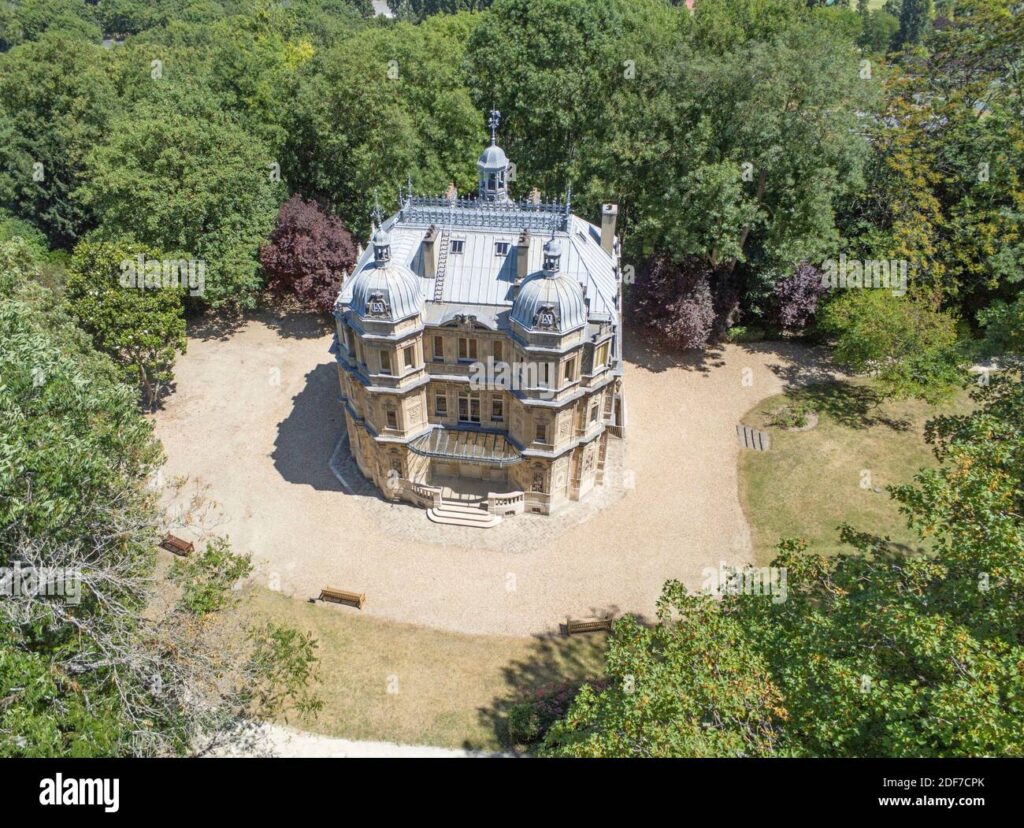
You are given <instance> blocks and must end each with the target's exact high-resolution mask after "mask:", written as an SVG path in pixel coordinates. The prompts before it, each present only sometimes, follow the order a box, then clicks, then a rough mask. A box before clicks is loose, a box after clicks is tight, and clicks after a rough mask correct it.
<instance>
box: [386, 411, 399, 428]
mask: <svg viewBox="0 0 1024 828" xmlns="http://www.w3.org/2000/svg"><path fill="white" fill-rule="evenodd" d="M384 415H385V416H386V417H387V421H388V428H395V429H397V428H398V412H397V411H396V410H395V409H393V408H390V407H389V408H386V409H384Z"/></svg>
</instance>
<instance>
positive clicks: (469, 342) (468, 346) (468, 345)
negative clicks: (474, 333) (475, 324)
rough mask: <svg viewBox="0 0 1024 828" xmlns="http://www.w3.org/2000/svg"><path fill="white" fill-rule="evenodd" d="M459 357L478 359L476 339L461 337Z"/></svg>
mask: <svg viewBox="0 0 1024 828" xmlns="http://www.w3.org/2000/svg"><path fill="white" fill-rule="evenodd" d="M459 359H476V340H475V339H467V338H466V337H464V336H460V337H459Z"/></svg>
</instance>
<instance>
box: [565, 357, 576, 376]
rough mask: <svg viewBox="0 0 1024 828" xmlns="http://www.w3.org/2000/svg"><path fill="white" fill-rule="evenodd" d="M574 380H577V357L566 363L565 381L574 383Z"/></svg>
mask: <svg viewBox="0 0 1024 828" xmlns="http://www.w3.org/2000/svg"><path fill="white" fill-rule="evenodd" d="M574 379H576V357H571V358H570V359H569V360H568V361H567V362H566V363H565V380H566V382H572V381H573V380H574Z"/></svg>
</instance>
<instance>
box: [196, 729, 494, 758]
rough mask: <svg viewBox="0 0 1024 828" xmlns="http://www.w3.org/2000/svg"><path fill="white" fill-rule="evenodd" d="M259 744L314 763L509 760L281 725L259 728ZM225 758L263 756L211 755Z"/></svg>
mask: <svg viewBox="0 0 1024 828" xmlns="http://www.w3.org/2000/svg"><path fill="white" fill-rule="evenodd" d="M261 737H262V741H263V744H265V746H266V748H267V750H269V752H270V754H271V755H273V756H275V757H284V758H316V759H377V758H387V759H492V758H512V754H509V753H485V752H482V751H475V750H452V749H450V748H442V747H432V746H430V745H396V744H395V743H393V742H356V741H353V740H352V739H338V738H336V737H334V736H322V735H320V734H319V733H309V732H306V731H303V730H294V729H293V728H290V727H283V726H281V725H273V724H266V725H263V726H262V733H261ZM213 755H214V756H222V757H228V758H237V757H248V756H264V755H266V754H265V753H264V752H260V751H251V752H250V751H248V750H224V751H218V752H216V753H214V754H213Z"/></svg>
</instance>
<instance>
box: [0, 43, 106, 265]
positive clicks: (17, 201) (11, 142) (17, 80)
mask: <svg viewBox="0 0 1024 828" xmlns="http://www.w3.org/2000/svg"><path fill="white" fill-rule="evenodd" d="M108 63H109V55H108V53H107V52H106V50H104V49H102V48H101V47H100V46H98V45H92V44H89V43H82V42H80V41H75V40H72V39H70V38H69V37H67V36H66V35H64V34H63V33H60V32H51V33H47V34H45V35H43V36H42V37H41V38H39V40H37V41H34V42H32V43H26V44H24V45H23V46H20V47H18V48H17V49H14V50H13V51H11V52H9V53H7V54H4V55H0V138H2V139H3V140H0V199H2V200H3V204H2V206H4V207H6V208H7V209H9V210H10V211H11V212H13V213H15V214H16V215H18V216H20V217H21V218H23V219H26V220H28V221H31V222H32V223H33V224H35V225H36V226H37V227H38V228H39V229H41V230H42V231H43V232H44V233H45V234H46V236H47V238H48V239H49V241H50V244H51V245H52V246H56V247H67V246H70V245H71V244H73V243H74V241H75V239H76V238H77V237H78V236H79V235H81V234H82V232H84V231H85V230H87V229H88V228H89V227H90V226H91V224H92V222H93V217H92V215H91V213H90V212H89V210H88V208H87V207H85V206H84V205H83V204H82V203H81V202H80V200H79V199H78V198H77V197H76V196H75V190H76V188H77V187H78V186H80V185H81V184H82V183H83V180H84V169H83V164H84V159H85V156H86V154H87V153H88V152H89V151H90V150H91V149H93V147H95V146H96V145H97V144H98V143H100V142H101V141H102V140H103V138H104V137H105V136H106V135H107V134H108V133H109V128H110V122H111V119H112V118H113V117H114V115H115V113H116V112H117V110H118V104H117V100H116V96H115V91H114V87H113V84H112V83H111V81H110V78H109V77H108V71H107V70H108Z"/></svg>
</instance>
